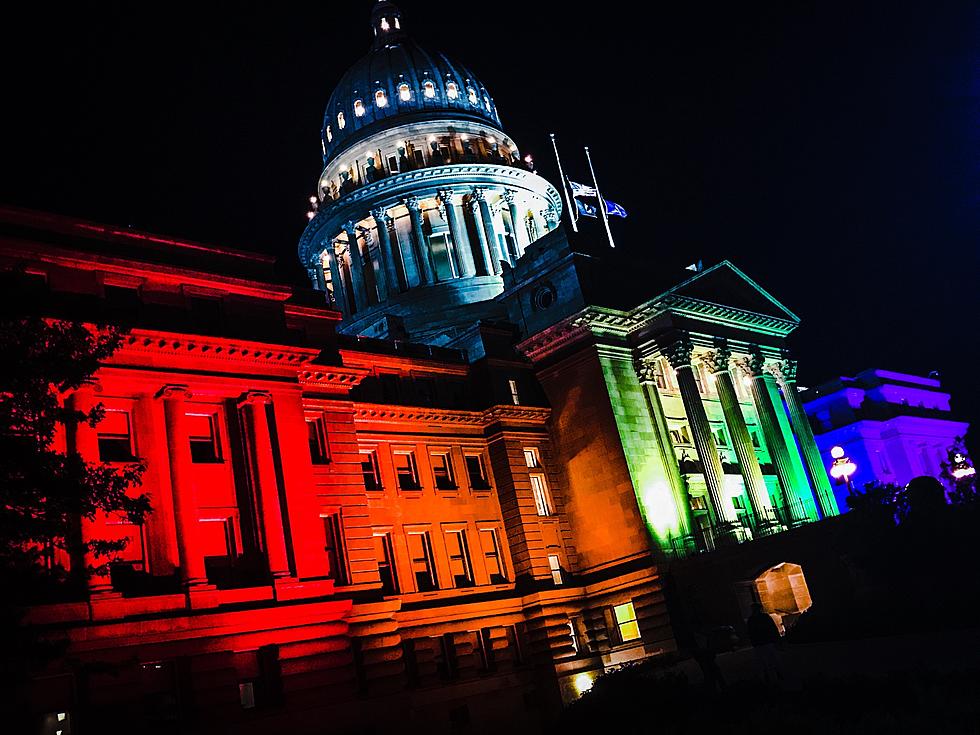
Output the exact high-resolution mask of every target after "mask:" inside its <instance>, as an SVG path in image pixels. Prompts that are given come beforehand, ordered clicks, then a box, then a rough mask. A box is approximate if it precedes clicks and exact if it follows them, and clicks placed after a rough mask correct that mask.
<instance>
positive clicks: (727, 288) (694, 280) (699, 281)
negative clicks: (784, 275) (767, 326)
mask: <svg viewBox="0 0 980 735" xmlns="http://www.w3.org/2000/svg"><path fill="white" fill-rule="evenodd" d="M664 295H665V296H666V295H674V296H686V297H688V298H692V299H698V300H699V301H707V302H709V303H712V304H719V305H722V306H727V307H730V308H734V309H740V310H742V311H749V312H753V313H755V314H763V315H765V316H771V317H776V318H777V319H786V320H789V321H793V322H799V317H798V316H796V314H794V313H793V312H792V311H790V310H789V309H787V308H786V307H785V306H783V305H782V304H781V303H780V302H779V301H777V300H776V299H775V298H774V297H773V296H772V295H771V294H770V293H769V292H768V291H766V290H765V289H764V288H762V286H760V285H759V284H758V283H756V282H755V281H753V280H752V279H751V278H749V277H748V276H747V275H745V273H743V272H742V271H740V270H739V269H738V268H736V267H735V265H734V264H732V263H731V262H729V261H727V260H723V261H722V262H721V263H718V264H717V265H714V266H711V267H710V268H707V269H706V270H704V271H702V272H701V273H698V274H697V275H695V276H692V277H691V278H689V279H688V280H686V281H684V282H683V283H680V284H678V285H677V286H674V288H672V289H670V290H669V291H667V292H666V293H665V294H664Z"/></svg>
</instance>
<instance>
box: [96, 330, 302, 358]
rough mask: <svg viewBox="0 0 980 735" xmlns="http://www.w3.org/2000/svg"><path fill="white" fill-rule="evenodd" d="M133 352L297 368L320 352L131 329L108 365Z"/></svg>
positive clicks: (221, 338) (259, 343)
mask: <svg viewBox="0 0 980 735" xmlns="http://www.w3.org/2000/svg"><path fill="white" fill-rule="evenodd" d="M134 353H135V354H143V355H146V354H154V355H159V356H165V357H186V356H193V357H204V358H206V359H208V360H214V361H219V362H235V363H240V364H249V365H271V366H275V367H284V366H292V367H299V366H301V365H304V364H306V363H309V362H311V361H313V360H315V359H316V358H317V357H318V356H319V355H320V350H319V349H315V348H309V347H293V346H288V345H277V344H270V343H268V342H249V341H245V340H235V339H227V338H223V337H205V336H200V335H189V334H179V333H175V332H159V331H150V330H145V329H134V330H132V331H131V332H129V333H128V334H127V335H126V336H125V337H124V338H123V342H122V344H121V345H120V347H119V349H118V350H116V352H115V353H114V354H113V355H112V357H110V358H109V360H108V364H110V365H116V364H119V363H122V362H125V358H126V357H127V356H128V355H131V354H134Z"/></svg>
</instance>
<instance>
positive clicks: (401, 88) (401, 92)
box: [398, 84, 412, 102]
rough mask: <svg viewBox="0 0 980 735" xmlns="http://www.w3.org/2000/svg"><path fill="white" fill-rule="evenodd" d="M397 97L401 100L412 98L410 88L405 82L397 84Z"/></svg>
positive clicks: (406, 100)
mask: <svg viewBox="0 0 980 735" xmlns="http://www.w3.org/2000/svg"><path fill="white" fill-rule="evenodd" d="M398 98H399V99H400V100H401V101H402V102H408V101H410V100H411V99H412V88H411V87H409V86H408V85H407V84H399V85H398Z"/></svg>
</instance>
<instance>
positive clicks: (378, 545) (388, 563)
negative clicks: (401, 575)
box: [374, 533, 398, 595]
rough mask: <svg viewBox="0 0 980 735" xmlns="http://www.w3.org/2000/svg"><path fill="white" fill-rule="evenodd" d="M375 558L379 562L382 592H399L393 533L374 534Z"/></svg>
mask: <svg viewBox="0 0 980 735" xmlns="http://www.w3.org/2000/svg"><path fill="white" fill-rule="evenodd" d="M374 558H375V559H376V560H377V562H378V574H379V576H380V577H381V594H383V595H396V594H398V574H397V573H396V571H395V553H394V550H393V547H392V545H391V534H389V533H376V534H374Z"/></svg>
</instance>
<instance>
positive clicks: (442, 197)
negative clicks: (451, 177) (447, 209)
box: [436, 189, 456, 204]
mask: <svg viewBox="0 0 980 735" xmlns="http://www.w3.org/2000/svg"><path fill="white" fill-rule="evenodd" d="M455 195H456V192H455V191H453V190H452V189H440V190H439V191H438V192H436V199H438V200H439V201H440V202H441V203H442V204H452V203H453V197H454V196H455Z"/></svg>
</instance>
